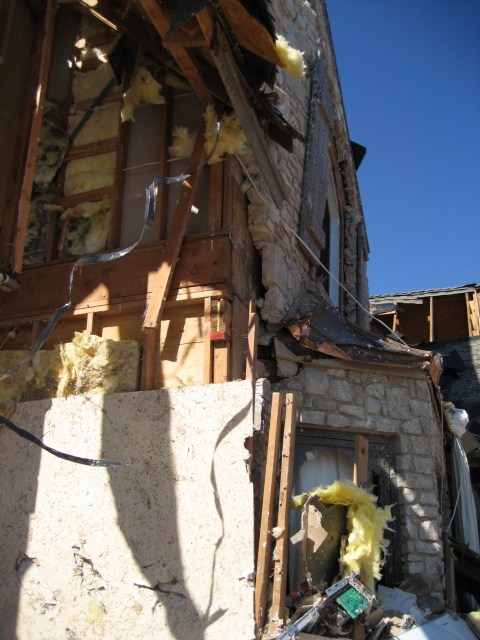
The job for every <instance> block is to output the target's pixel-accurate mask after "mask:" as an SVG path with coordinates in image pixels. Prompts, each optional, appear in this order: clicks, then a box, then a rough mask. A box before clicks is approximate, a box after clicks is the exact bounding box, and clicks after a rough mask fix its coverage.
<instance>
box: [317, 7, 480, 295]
mask: <svg viewBox="0 0 480 640" xmlns="http://www.w3.org/2000/svg"><path fill="white" fill-rule="evenodd" d="M327 8H328V13H329V17H330V26H331V30H332V35H333V41H334V47H335V54H336V58H337V65H338V68H339V73H340V81H341V85H342V92H343V98H344V102H345V108H346V113H347V120H348V126H349V130H350V137H351V139H352V140H355V141H356V142H359V143H360V144H363V145H364V146H366V147H367V154H366V156H365V158H364V160H363V163H362V165H361V167H360V168H359V170H358V180H359V184H360V191H361V197H362V202H363V210H364V215H365V220H366V224H367V233H368V238H369V243H370V260H369V264H368V278H369V284H370V294H371V295H375V294H381V293H394V292H400V291H415V290H421V289H436V288H442V287H451V286H457V285H463V284H467V283H472V282H480V206H479V200H480V160H479V158H480V0H327Z"/></svg>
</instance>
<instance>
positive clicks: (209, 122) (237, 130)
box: [204, 105, 247, 164]
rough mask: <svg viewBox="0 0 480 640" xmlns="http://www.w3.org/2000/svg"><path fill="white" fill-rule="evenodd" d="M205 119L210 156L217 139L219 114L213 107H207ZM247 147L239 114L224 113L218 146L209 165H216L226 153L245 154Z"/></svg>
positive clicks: (206, 142) (206, 141) (206, 140)
mask: <svg viewBox="0 0 480 640" xmlns="http://www.w3.org/2000/svg"><path fill="white" fill-rule="evenodd" d="M204 118H205V122H206V130H205V152H206V153H207V154H210V153H211V151H212V149H213V148H214V146H215V141H216V137H217V114H216V113H215V109H214V108H213V106H212V105H208V106H207V108H206V110H205V114H204ZM246 147H247V137H246V135H245V134H244V133H243V130H242V128H241V126H240V122H239V121H238V117H237V114H236V113H235V112H232V113H224V114H223V115H222V117H221V120H220V134H219V136H218V142H217V146H216V147H215V151H214V152H213V155H212V157H211V158H210V159H209V161H208V164H215V162H218V161H219V160H220V159H221V158H222V157H223V156H224V155H225V154H226V153H228V154H230V155H235V154H237V153H238V154H242V153H245V151H246Z"/></svg>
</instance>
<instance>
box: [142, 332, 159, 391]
mask: <svg viewBox="0 0 480 640" xmlns="http://www.w3.org/2000/svg"><path fill="white" fill-rule="evenodd" d="M157 333H158V331H157V329H156V328H147V329H145V335H144V338H143V356H142V374H141V382H140V388H141V390H142V391H150V390H151V389H153V388H154V386H155V361H156V355H157V353H156V347H157Z"/></svg>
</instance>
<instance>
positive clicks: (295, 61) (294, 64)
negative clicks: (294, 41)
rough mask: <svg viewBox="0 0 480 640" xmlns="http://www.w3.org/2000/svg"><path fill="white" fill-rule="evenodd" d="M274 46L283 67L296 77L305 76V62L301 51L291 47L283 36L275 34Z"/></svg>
mask: <svg viewBox="0 0 480 640" xmlns="http://www.w3.org/2000/svg"><path fill="white" fill-rule="evenodd" d="M275 48H276V50H277V54H278V57H279V58H280V60H281V61H282V65H283V69H284V70H285V71H286V72H287V73H290V74H291V75H292V76H296V77H297V78H305V63H304V61H303V53H302V52H301V51H299V50H298V49H294V48H293V47H291V46H290V45H289V44H288V42H287V40H285V38H284V37H283V36H279V35H277V39H276V41H275Z"/></svg>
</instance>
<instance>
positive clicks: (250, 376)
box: [245, 291, 258, 380]
mask: <svg viewBox="0 0 480 640" xmlns="http://www.w3.org/2000/svg"><path fill="white" fill-rule="evenodd" d="M256 306H257V300H256V296H255V292H254V291H252V293H251V294H250V302H249V304H248V350H247V366H246V369H245V379H246V380H254V379H255V378H256V375H255V368H256V363H257V344H258V315H257V312H256Z"/></svg>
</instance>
